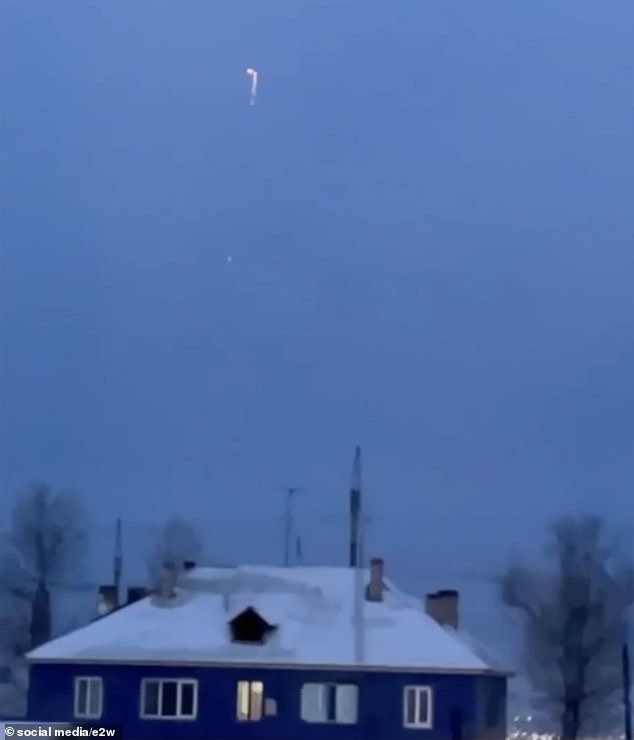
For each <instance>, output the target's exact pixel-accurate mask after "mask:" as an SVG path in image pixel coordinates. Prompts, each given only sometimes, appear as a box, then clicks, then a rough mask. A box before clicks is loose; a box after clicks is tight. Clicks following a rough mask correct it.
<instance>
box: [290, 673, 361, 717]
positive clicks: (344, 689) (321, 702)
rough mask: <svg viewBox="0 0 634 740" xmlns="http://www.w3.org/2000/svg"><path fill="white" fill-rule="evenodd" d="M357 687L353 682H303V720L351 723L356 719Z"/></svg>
mask: <svg viewBox="0 0 634 740" xmlns="http://www.w3.org/2000/svg"><path fill="white" fill-rule="evenodd" d="M358 694H359V689H358V687H357V686H354V685H353V684H334V683H305V684H304V685H303V686H302V693H301V712H300V713H301V718H302V719H303V720H304V722H333V723H336V724H345V725H353V724H354V723H355V722H356V721H357V713H358V702H359V698H358Z"/></svg>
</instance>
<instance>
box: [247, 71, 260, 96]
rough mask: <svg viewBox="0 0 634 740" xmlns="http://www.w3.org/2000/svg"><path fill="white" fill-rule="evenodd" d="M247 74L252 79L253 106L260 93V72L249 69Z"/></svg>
mask: <svg viewBox="0 0 634 740" xmlns="http://www.w3.org/2000/svg"><path fill="white" fill-rule="evenodd" d="M247 74H248V75H249V77H250V78H251V100H250V101H249V102H250V103H251V105H255V96H256V95H257V92H258V71H257V69H254V68H253V67H247Z"/></svg>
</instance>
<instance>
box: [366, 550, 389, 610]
mask: <svg viewBox="0 0 634 740" xmlns="http://www.w3.org/2000/svg"><path fill="white" fill-rule="evenodd" d="M383 570H384V562H383V558H372V559H371V560H370V582H369V583H368V586H367V588H366V591H365V598H366V599H367V601H383V591H384V590H385V585H384V583H383Z"/></svg>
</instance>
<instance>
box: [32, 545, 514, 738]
mask: <svg viewBox="0 0 634 740" xmlns="http://www.w3.org/2000/svg"><path fill="white" fill-rule="evenodd" d="M383 571H384V568H383V561H382V560H380V559H373V560H372V562H371V565H370V568H369V569H352V568H335V567H295V568H274V567H256V566H253V567H251V566H244V567H237V568H202V567H200V568H197V567H193V566H192V567H189V568H187V567H185V568H183V569H181V570H180V572H179V573H177V571H176V570H174V569H167V570H166V572H165V574H164V578H163V582H162V585H161V588H160V589H159V591H157V593H155V594H152V595H150V596H147V597H145V598H143V599H141V600H139V601H136V602H135V603H132V604H130V605H128V606H125V607H123V608H120V609H118V610H116V611H114V612H112V613H110V614H108V615H106V616H104V617H102V618H100V619H98V620H96V621H94V622H92V623H91V624H89V625H88V626H86V627H83V628H82V629H79V630H76V631H75V632H72V633H70V634H67V635H65V636H63V637H60V638H58V639H55V640H52V641H51V642H49V643H47V644H45V645H43V646H41V647H40V648H38V649H36V650H34V651H33V652H32V653H30V655H29V656H28V657H29V660H30V680H29V699H28V701H29V712H28V714H29V718H30V719H32V720H35V721H42V722H71V721H75V722H103V723H112V724H122V725H123V726H124V732H125V736H126V738H179V739H183V740H184V739H186V738H209V739H210V740H211V739H218V740H219V739H222V740H231V739H234V738H239V739H240V740H242V739H244V738H271V739H273V738H275V740H286V739H287V740H302V739H303V738H306V739H308V738H315V740H316V739H317V738H319V739H320V740H325V739H326V738H346V739H347V740H353V738H359V740H361V739H363V740H373V739H376V740H379V739H380V740H388V739H389V740H398V739H399V738H464V739H465V740H467V738H473V739H474V740H475V739H477V740H487V739H491V740H494V739H500V740H501V738H504V737H505V736H506V684H507V678H508V675H509V674H508V673H507V672H505V671H503V670H501V669H500V668H499V667H496V666H495V665H492V664H491V663H490V662H487V659H486V658H485V657H484V656H483V654H482V651H481V650H480V649H479V647H478V646H476V645H475V644H474V643H473V641H471V640H469V639H467V638H465V636H464V635H462V634H461V632H460V631H459V630H458V629H457V627H458V624H457V618H458V615H457V611H458V595H457V593H456V592H439V593H437V594H430V595H429V596H428V597H427V608H425V607H424V605H423V604H422V603H421V602H420V601H419V600H417V599H414V598H412V597H410V596H407V595H405V594H403V593H402V592H400V591H399V590H398V589H397V587H396V586H395V585H394V584H393V583H392V582H391V581H390V580H389V579H387V578H385V576H384V572H383Z"/></svg>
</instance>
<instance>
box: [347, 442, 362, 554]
mask: <svg viewBox="0 0 634 740" xmlns="http://www.w3.org/2000/svg"><path fill="white" fill-rule="evenodd" d="M360 561H361V448H360V447H357V448H355V451H354V462H353V464H352V484H351V486H350V556H349V565H350V567H351V568H356V567H357V566H359V565H361V562H360Z"/></svg>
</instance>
